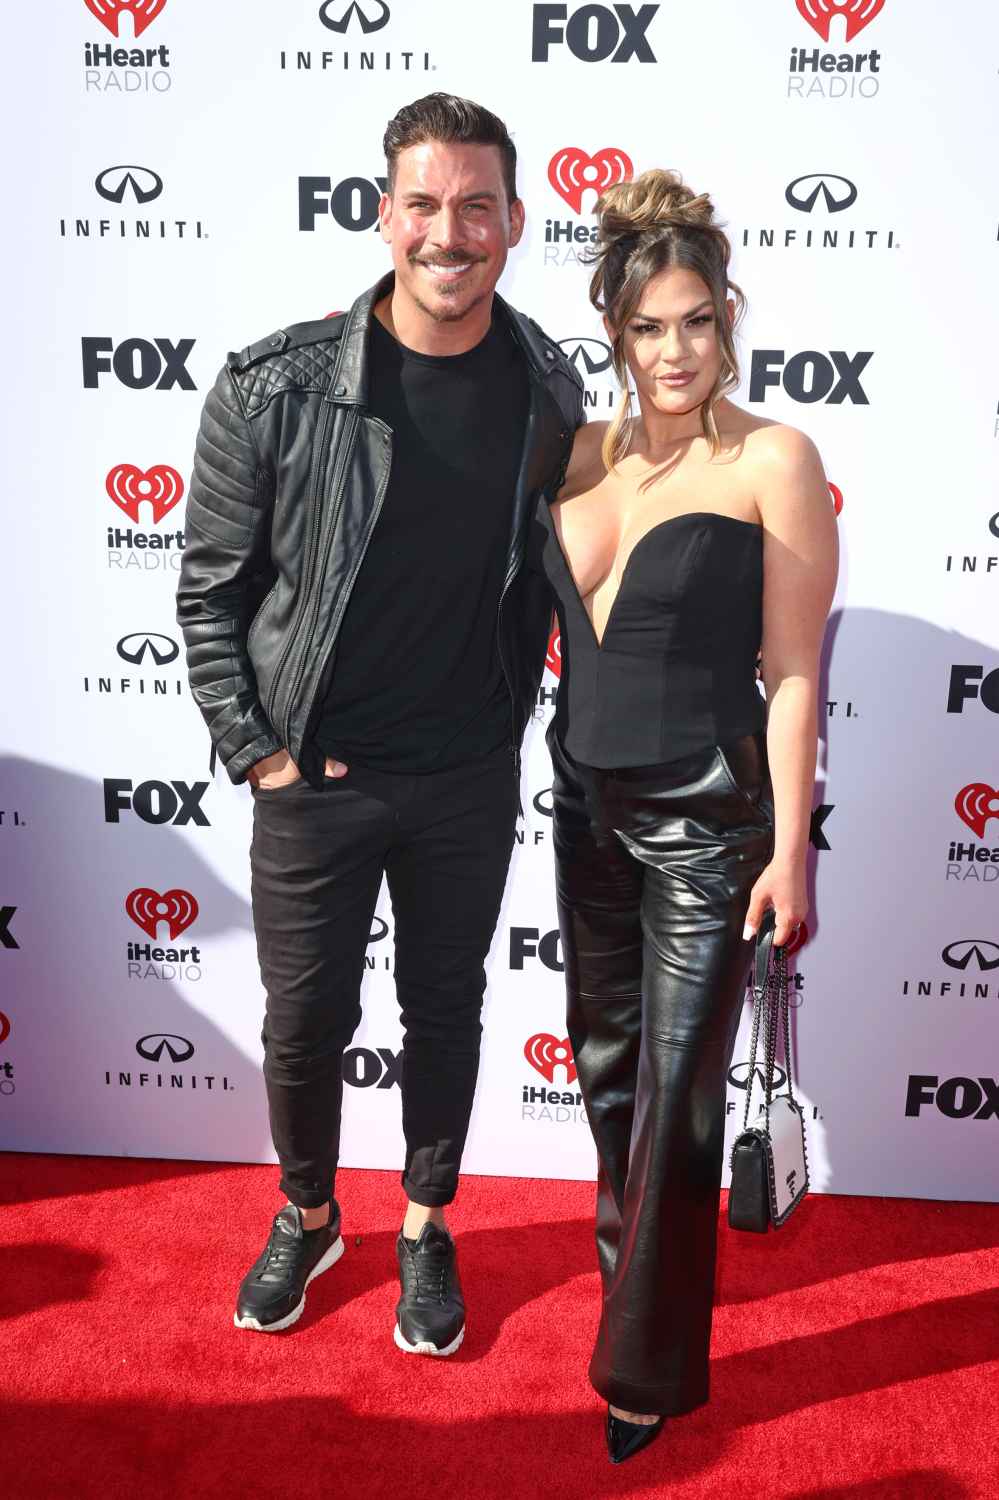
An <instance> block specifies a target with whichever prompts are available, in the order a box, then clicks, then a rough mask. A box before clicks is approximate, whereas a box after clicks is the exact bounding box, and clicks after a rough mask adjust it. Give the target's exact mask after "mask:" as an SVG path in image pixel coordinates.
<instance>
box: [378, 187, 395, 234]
mask: <svg viewBox="0 0 999 1500" xmlns="http://www.w3.org/2000/svg"><path fill="white" fill-rule="evenodd" d="M378 233H379V234H380V235H381V237H382V239H383V240H384V241H385V243H386V245H391V243H392V199H391V198H390V197H389V195H388V193H382V196H381V199H380V200H379V203H378Z"/></svg>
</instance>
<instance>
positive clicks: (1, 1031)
mask: <svg viewBox="0 0 999 1500" xmlns="http://www.w3.org/2000/svg"><path fill="white" fill-rule="evenodd" d="M9 1036H10V1022H9V1021H8V1019H7V1017H6V1016H5V1015H4V1013H3V1011H2V1010H0V1042H5V1041H6V1040H7V1038H8V1037H9Z"/></svg>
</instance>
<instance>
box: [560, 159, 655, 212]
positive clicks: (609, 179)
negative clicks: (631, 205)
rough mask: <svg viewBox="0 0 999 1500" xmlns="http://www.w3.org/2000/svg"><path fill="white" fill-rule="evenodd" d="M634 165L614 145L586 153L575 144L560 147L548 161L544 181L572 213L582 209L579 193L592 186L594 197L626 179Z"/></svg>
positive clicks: (581, 196)
mask: <svg viewBox="0 0 999 1500" xmlns="http://www.w3.org/2000/svg"><path fill="white" fill-rule="evenodd" d="M633 171H634V167H633V166H632V164H631V157H630V156H626V155H625V153H624V152H623V151H621V150H620V149H619V148H618V147H617V146H604V147H603V149H602V150H600V151H597V152H596V153H595V155H593V156H587V154H586V152H585V151H581V150H580V149H579V147H578V146H564V147H563V148H562V150H561V151H556V153H555V155H554V156H553V157H552V159H551V161H550V162H549V163H548V181H549V182H550V183H551V185H552V187H553V188H554V189H555V191H556V193H558V194H559V196H560V197H562V198H564V199H565V201H566V203H568V205H569V207H570V208H571V209H572V210H573V212H574V213H577V214H581V213H582V212H583V194H584V193H585V191H586V189H587V188H593V189H594V190H595V191H596V193H597V196H598V197H599V195H600V194H601V193H602V192H604V191H605V190H606V189H607V188H609V187H613V186H614V185H615V184H616V183H618V182H627V181H628V178H629V177H630V176H631V175H632V173H633Z"/></svg>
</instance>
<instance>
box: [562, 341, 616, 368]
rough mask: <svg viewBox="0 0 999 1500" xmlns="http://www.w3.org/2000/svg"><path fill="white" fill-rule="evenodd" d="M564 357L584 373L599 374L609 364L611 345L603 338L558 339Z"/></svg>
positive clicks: (608, 366)
mask: <svg viewBox="0 0 999 1500" xmlns="http://www.w3.org/2000/svg"><path fill="white" fill-rule="evenodd" d="M558 346H559V348H560V349H561V350H562V351H563V352H564V353H565V355H566V358H567V359H569V360H570V361H571V363H572V364H574V365H575V367H576V369H577V370H580V371H581V372H582V373H584V374H586V375H601V374H602V373H603V371H604V370H609V369H610V366H611V347H610V344H605V343H604V341H603V339H586V338H583V339H559V341H558Z"/></svg>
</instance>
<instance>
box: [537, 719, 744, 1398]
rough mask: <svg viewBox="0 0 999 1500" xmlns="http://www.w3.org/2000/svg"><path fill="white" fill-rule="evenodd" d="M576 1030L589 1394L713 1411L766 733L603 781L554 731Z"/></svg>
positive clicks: (557, 837)
mask: <svg viewBox="0 0 999 1500" xmlns="http://www.w3.org/2000/svg"><path fill="white" fill-rule="evenodd" d="M548 742H549V746H550V748H551V750H552V758H553V762H554V766H555V782H554V789H553V790H554V841H555V857H556V873H557V892H558V907H559V925H560V929H561V935H562V948H563V954H564V959H565V977H566V986H567V992H568V1031H569V1040H570V1042H571V1044H572V1050H573V1056H574V1059H575V1064H576V1068H577V1071H578V1077H579V1085H580V1088H581V1091H582V1094H583V1101H584V1103H585V1106H586V1112H587V1116H588V1119H589V1124H590V1129H591V1130H592V1132H593V1136H594V1140H595V1142H596V1146H597V1156H598V1169H599V1170H598V1186H597V1254H598V1260H599V1263H600V1271H601V1278H602V1289H603V1300H602V1306H601V1317H600V1326H599V1331H598V1334H597V1340H596V1347H595V1350H594V1353H593V1358H592V1360H591V1363H590V1380H591V1382H592V1384H593V1385H594V1387H595V1389H596V1390H597V1391H598V1392H599V1394H600V1395H601V1396H603V1398H604V1399H605V1400H606V1401H608V1402H611V1403H612V1404H613V1405H614V1406H617V1407H620V1408H622V1409H623V1410H625V1411H633V1412H643V1413H653V1412H659V1413H663V1414H666V1415H671V1414H677V1413H680V1412H684V1411H689V1410H691V1408H693V1407H695V1406H698V1405H700V1404H701V1403H702V1402H703V1401H706V1400H707V1396H708V1346H709V1341H710V1333H711V1317H712V1308H713V1301H714V1271H715V1251H716V1239H717V1225H718V1204H719V1197H720V1188H721V1174H722V1153H723V1144H724V1129H725V1101H726V1082H727V1073H728V1069H729V1067H730V1064H731V1058H732V1049H733V1046H734V1043H735V1037H736V1032H737V1029H738V1025H739V1018H740V1014H741V1011H742V1004H743V999H744V996H745V987H746V979H747V976H748V973H749V968H750V964H751V962H752V957H753V949H752V947H751V945H750V944H749V943H748V942H746V941H744V940H743V937H742V930H743V925H744V922H745V916H746V910H747V906H748V903H749V895H750V891H751V889H752V886H753V884H754V882H755V881H756V879H757V877H758V876H759V875H760V873H761V871H762V870H763V868H764V866H765V865H766V864H767V862H768V861H769V859H770V858H771V853H772V847H773V801H772V792H771V787H770V779H769V773H768V769H767V763H766V751H765V741H764V737H763V735H762V734H760V735H748V736H745V737H743V738H742V739H740V740H738V741H735V742H731V743H728V744H726V745H724V746H722V745H713V746H709V747H707V748H704V749H701V750H698V751H695V752H692V753H691V754H689V755H685V756H684V757H682V758H681V759H678V760H673V761H669V762H667V763H665V764H662V765H656V766H644V767H642V766H638V767H630V768H623V769H621V768H619V769H617V770H594V769H592V768H590V767H586V766H582V765H580V764H578V763H577V762H575V761H573V760H571V758H570V757H569V756H568V755H567V754H566V753H565V751H564V749H563V747H562V746H561V744H560V742H559V740H558V738H557V736H556V735H555V734H553V733H551V732H550V733H549V736H548Z"/></svg>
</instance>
